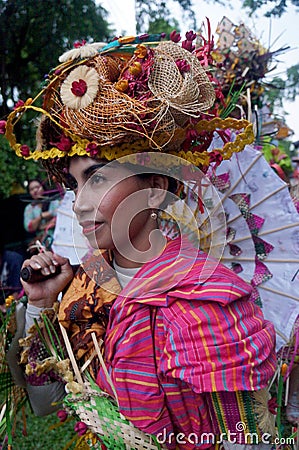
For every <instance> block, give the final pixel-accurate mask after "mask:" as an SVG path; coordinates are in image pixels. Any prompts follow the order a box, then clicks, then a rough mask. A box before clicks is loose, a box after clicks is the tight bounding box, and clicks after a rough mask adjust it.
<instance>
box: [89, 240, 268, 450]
mask: <svg viewBox="0 0 299 450" xmlns="http://www.w3.org/2000/svg"><path fill="white" fill-rule="evenodd" d="M194 256H195V257H194ZM203 273H204V274H205V275H204V276H203ZM200 275H202V276H201V277H200ZM250 289H251V288H250V287H249V286H248V285H247V283H245V282H244V281H243V280H241V279H240V278H239V277H237V276H236V275H235V274H234V273H232V272H231V271H230V270H228V269H227V268H225V267H224V266H222V265H217V264H216V263H214V262H213V261H209V262H207V259H206V256H205V255H204V254H203V253H201V252H199V253H197V252H196V255H194V251H193V250H192V248H191V247H190V246H189V244H188V243H187V242H184V243H183V245H181V242H180V241H179V240H178V239H176V240H175V241H170V242H169V243H168V245H167V246H166V249H165V251H164V253H163V254H162V256H161V257H160V258H159V259H158V260H156V261H153V262H151V263H148V264H145V265H144V266H143V267H142V268H141V269H140V271H139V272H138V273H137V274H136V275H135V277H134V279H133V280H132V281H131V282H130V283H129V284H128V286H127V287H126V288H125V289H124V290H123V291H122V293H121V295H119V297H118V298H117V299H116V300H115V302H114V305H113V306H112V308H111V312H110V318H109V323H108V328H107V332H106V338H105V359H106V364H107V367H108V369H109V372H110V374H111V377H112V380H113V383H114V385H115V387H116V391H117V394H118V399H119V403H120V410H121V412H122V413H123V414H124V415H125V416H126V417H127V418H128V419H129V420H131V421H132V422H133V423H134V425H135V426H137V427H138V428H140V429H141V430H143V431H145V432H147V433H151V434H155V435H157V436H158V437H159V439H161V440H164V442H165V440H166V442H165V443H166V444H167V447H168V448H169V449H175V448H182V449H186V450H187V449H188V450H190V449H194V448H214V445H212V441H211V439H212V438H211V436H209V435H208V433H211V432H212V433H215V434H217V433H218V432H219V429H215V421H212V419H211V417H212V416H211V414H210V412H209V408H208V405H209V404H210V402H209V401H208V398H207V397H208V396H209V395H210V394H209V393H211V392H219V391H224V392H225V391H227V392H235V391H253V390H258V389H262V388H264V387H265V386H266V385H267V381H268V380H269V379H270V377H271V376H272V375H273V373H274V371H275V365H276V360H275V351H274V343H275V333H274V328H273V326H272V324H271V323H270V322H268V321H265V320H264V319H263V316H262V312H261V310H260V308H259V307H257V306H256V305H255V304H254V303H252V302H249V301H248V297H249V295H250ZM97 382H98V384H99V386H100V387H101V388H103V389H104V390H106V391H108V392H110V388H109V385H108V383H107V380H106V378H105V375H104V373H103V371H102V370H100V371H99V374H98V377H97ZM110 393H111V392H110ZM111 394H112V393H111ZM229 395H230V398H231V394H229ZM222 397H223V396H222ZM212 423H214V428H213V425H212ZM235 426H236V423H230V431H235ZM171 433H174V435H171ZM178 433H183V435H180V441H181V440H184V437H183V436H185V438H186V439H185V441H184V443H183V444H181V443H178V442H177V439H176V437H177V436H178ZM204 434H207V436H206V437H205V435H204ZM188 436H192V438H191V442H187V440H188V439H187V437H188Z"/></svg>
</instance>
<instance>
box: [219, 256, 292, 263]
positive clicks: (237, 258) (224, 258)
mask: <svg viewBox="0 0 299 450" xmlns="http://www.w3.org/2000/svg"><path fill="white" fill-rule="evenodd" d="M221 260H223V261H252V262H253V259H252V258H246V257H239V256H234V257H233V258H230V257H226V256H223V257H222V258H221ZM265 262H266V263H269V262H270V263H299V260H298V259H268V258H267V259H265Z"/></svg>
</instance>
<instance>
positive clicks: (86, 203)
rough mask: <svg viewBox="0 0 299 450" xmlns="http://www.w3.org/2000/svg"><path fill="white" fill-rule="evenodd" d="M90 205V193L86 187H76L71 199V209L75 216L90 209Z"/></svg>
mask: <svg viewBox="0 0 299 450" xmlns="http://www.w3.org/2000/svg"><path fill="white" fill-rule="evenodd" d="M92 209H93V208H92V205H91V203H90V195H88V190H87V189H80V190H79V189H78V190H77V192H76V194H75V200H74V201H73V211H74V213H75V214H76V215H77V216H80V215H82V213H84V212H86V211H91V210H92Z"/></svg>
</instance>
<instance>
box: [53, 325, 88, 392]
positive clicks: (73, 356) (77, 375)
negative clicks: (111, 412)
mask: <svg viewBox="0 0 299 450" xmlns="http://www.w3.org/2000/svg"><path fill="white" fill-rule="evenodd" d="M59 325H60V329H61V333H62V336H63V339H64V342H65V346H66V349H67V353H68V355H69V358H70V360H71V363H72V366H73V370H74V372H75V375H76V378H77V381H78V383H80V384H82V385H83V378H82V376H81V373H80V370H79V367H78V365H77V362H76V359H75V355H74V353H73V350H72V347H71V344H70V341H69V337H68V335H67V332H66V329H65V328H64V327H63V326H62V325H61V323H59Z"/></svg>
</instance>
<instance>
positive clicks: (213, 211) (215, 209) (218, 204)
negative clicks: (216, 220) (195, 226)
mask: <svg viewBox="0 0 299 450" xmlns="http://www.w3.org/2000/svg"><path fill="white" fill-rule="evenodd" d="M262 156H263V153H262V152H261V153H259V154H258V155H257V157H256V158H255V159H254V160H253V161H252V163H251V164H249V166H248V167H247V169H246V170H245V172H244V173H241V176H240V177H239V178H238V180H237V181H236V182H235V183H234V184H233V185H232V186H231V187H230V189H229V190H228V191H227V192H226V193H225V194H224V196H223V197H222V198H220V202H219V203H217V205H216V206H215V207H214V208H213V209H212V211H210V212H209V216H211V215H212V214H214V213H215V212H216V211H217V210H218V209H219V207H220V206H222V205H223V202H224V200H226V199H227V197H228V196H229V195H230V194H231V193H232V192H233V190H234V189H235V187H236V186H238V184H239V183H240V180H242V178H243V177H245V175H247V173H248V172H249V171H250V170H251V169H252V167H253V166H254V164H255V163H256V162H257V161H258V160H259V159H260V158H261V157H262ZM207 220H208V218H207V219H205V220H204V221H203V224H204V223H205V222H206V221H207ZM218 229H220V228H218ZM218 229H217V230H215V231H216V232H217V231H218Z"/></svg>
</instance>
